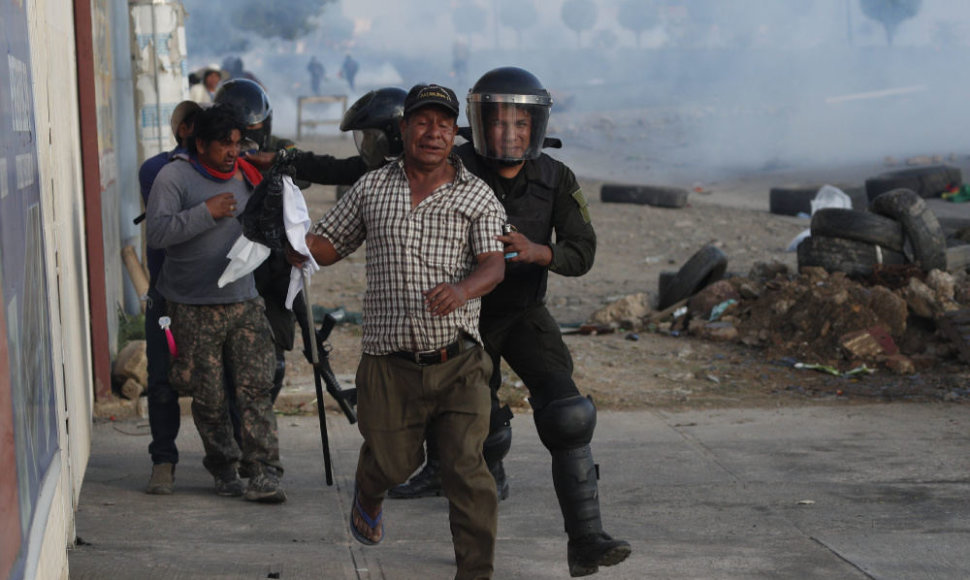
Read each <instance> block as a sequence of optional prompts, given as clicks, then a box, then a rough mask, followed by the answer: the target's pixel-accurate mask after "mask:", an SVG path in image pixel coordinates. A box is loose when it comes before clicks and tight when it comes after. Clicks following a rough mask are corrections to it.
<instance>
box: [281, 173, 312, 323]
mask: <svg viewBox="0 0 970 580" xmlns="http://www.w3.org/2000/svg"><path fill="white" fill-rule="evenodd" d="M312 225H313V222H311V221H310V211H309V210H308V209H307V207H306V200H305V199H303V192H302V191H300V188H299V187H297V186H296V185H294V183H293V179H291V178H290V176H289V175H284V176H283V227H284V228H285V229H286V239H287V240H289V242H290V245H291V246H293V249H294V250H296V251H297V252H299V253H301V254H303V255H304V256H308V258H307V261H306V262H303V268H302V269H300V268H297V267H296V266H294V267H293V268H292V269H291V270H290V286H289V288H287V291H286V307H287V308H288V309H289V310H293V300H295V299H296V295H297V294H299V293H300V290H303V274H304V273H306V277H307V279H308V280H309V278H310V277H311V276H313V274H314V272H316V271H317V270H319V269H320V266H319V265H318V264H317V262H316V260H314V259H313V256H312V255H311V254H310V248H308V247H307V245H306V234H307V232H309V231H310V227H311V226H312ZM303 299H304V300H305V301H306V302H307V304H308V305H309V297H307V296H304V297H303Z"/></svg>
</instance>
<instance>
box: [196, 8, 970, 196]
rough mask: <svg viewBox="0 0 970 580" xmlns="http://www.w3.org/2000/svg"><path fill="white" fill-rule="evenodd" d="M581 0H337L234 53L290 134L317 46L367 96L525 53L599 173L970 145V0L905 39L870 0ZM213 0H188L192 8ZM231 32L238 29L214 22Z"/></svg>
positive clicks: (461, 84)
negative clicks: (967, 68) (570, 16)
mask: <svg viewBox="0 0 970 580" xmlns="http://www.w3.org/2000/svg"><path fill="white" fill-rule="evenodd" d="M575 1H576V0H566V1H565V2H564V1H559V0H543V1H541V2H540V1H538V0H535V1H533V0H515V1H514V2H509V1H508V0H404V1H400V0H399V1H391V0H354V1H353V2H343V3H341V2H334V3H332V4H327V5H324V6H322V8H321V13H320V16H319V22H320V26H319V27H318V28H317V29H316V30H314V31H312V32H309V33H308V34H306V35H305V36H303V37H301V38H298V39H296V40H293V41H284V40H282V39H278V38H277V39H266V38H250V39H249V42H248V46H247V47H246V48H245V49H243V50H240V51H238V52H236V53H234V54H238V56H241V57H242V58H243V60H244V63H245V66H246V68H247V69H248V70H250V71H251V72H253V73H254V74H255V75H256V76H257V77H258V78H259V79H260V80H261V81H262V82H263V84H264V85H265V86H266V87H267V89H268V92H269V94H270V97H271V99H272V101H273V104H274V108H275V118H274V129H275V130H276V132H277V133H278V134H281V135H284V136H294V135H295V134H296V102H297V98H298V97H299V96H302V95H309V94H310V93H311V91H310V86H309V84H310V78H309V73H308V72H307V68H306V66H307V63H308V62H309V60H310V57H311V56H316V57H317V58H318V59H319V60H320V61H321V62H322V63H323V64H324V66H325V67H326V69H327V79H326V80H325V81H324V82H323V83H322V87H321V92H322V93H324V94H345V95H347V96H348V98H349V101H350V102H353V100H355V99H356V98H357V97H359V96H360V95H361V94H363V93H364V92H366V91H367V90H370V89H372V88H377V87H379V86H386V85H395V86H400V87H402V88H408V87H410V86H411V85H412V84H414V83H417V82H438V83H441V84H446V85H449V86H451V87H452V88H454V89H455V90H456V92H458V94H459V95H463V94H464V93H465V92H467V90H468V88H469V87H470V85H471V84H472V83H474V81H475V79H477V78H478V77H479V76H480V75H481V74H482V73H484V72H486V71H487V70H489V69H491V68H494V67H496V66H505V65H514V66H521V67H523V68H526V69H528V70H530V71H531V72H533V73H534V74H536V76H538V77H539V78H540V79H541V80H542V82H543V83H544V85H545V86H546V88H548V89H550V90H551V91H552V92H553V96H554V99H555V105H554V106H553V114H552V118H551V120H550V135H554V136H557V137H561V138H562V139H563V141H564V143H565V146H564V148H563V149H562V150H561V151H559V152H555V153H554V154H555V155H556V156H558V157H560V158H563V159H564V160H567V161H569V162H571V163H573V164H583V165H584V166H583V168H582V169H583V172H584V173H586V174H587V175H590V176H593V177H595V176H600V177H611V176H613V177H615V176H617V175H618V174H619V175H621V176H627V177H629V178H630V179H634V178H635V179H638V180H642V181H651V180H652V181H663V180H666V181H672V180H681V181H683V180H685V179H689V178H692V177H696V178H699V179H702V178H706V177H708V176H712V175H720V174H726V173H731V172H743V171H752V170H755V171H756V170H765V169H772V168H787V167H824V166H826V165H848V164H853V163H878V162H879V161H880V160H882V159H883V158H884V157H886V156H892V157H895V158H905V157H908V156H915V155H941V156H944V157H946V156H949V155H951V154H956V155H959V156H963V155H965V152H966V151H967V150H968V149H970V136H968V134H967V131H965V130H964V127H963V125H964V123H963V120H964V117H965V113H964V109H965V105H964V104H963V103H964V102H965V101H966V100H967V99H966V97H967V95H968V92H970V90H968V89H970V81H967V80H965V79H964V75H963V74H962V70H961V67H960V65H961V64H962V63H965V62H968V59H967V58H966V57H967V53H968V43H967V40H966V39H967V38H968V34H967V33H968V32H970V29H968V27H967V25H968V23H970V7H968V6H967V5H966V4H965V2H961V1H960V0H924V1H923V2H922V6H921V8H920V10H919V11H918V13H917V14H916V15H915V16H914V17H912V18H910V19H908V20H905V21H903V22H902V23H900V24H899V26H898V28H897V29H896V30H895V34H894V37H893V44H892V45H891V46H890V45H889V44H888V42H887V38H886V33H885V30H884V28H883V26H882V25H881V24H880V23H879V22H877V21H875V20H872V19H870V18H868V17H867V16H865V15H864V14H863V12H862V10H861V8H860V4H859V1H858V0H814V1H804V2H777V1H776V0H732V2H723V1H715V0H690V1H687V0H680V1H678V0H658V1H653V2H651V1H649V0H641V1H640V2H638V4H641V5H647V6H648V7H649V10H643V11H633V12H631V11H630V10H631V8H630V7H629V6H624V5H626V4H629V2H628V1H627V0H589V2H588V4H591V5H592V6H593V14H594V17H593V18H592V19H590V18H588V17H587V18H586V19H585V20H583V21H582V22H581V23H579V24H575V23H574V25H573V26H574V27H573V28H570V26H568V25H567V24H566V21H565V20H564V18H563V8H564V4H568V3H569V2H575ZM195 3H200V4H201V3H202V0H191V1H188V0H187V1H186V2H185V4H186V6H187V8H189V13H190V19H191V18H193V17H194V16H195V13H194V12H193V9H192V5H193V4H195ZM205 4H206V5H209V6H211V5H217V6H218V5H220V4H221V5H222V6H223V7H224V8H226V9H232V8H231V6H232V3H229V2H223V3H220V2H214V1H212V0H205ZM586 9H587V10H588V6H587V7H586ZM641 12H642V14H641ZM523 14H525V15H527V16H528V15H531V18H522V15H523ZM641 18H642V19H643V20H642V22H641V21H640V20H639V19H641ZM217 22H222V23H224V25H225V26H230V25H231V23H230V22H229V20H228V19H224V20H222V21H216V22H212V21H210V22H209V25H210V26H216V25H217ZM583 23H588V26H585V28H582V29H579V30H577V27H581V26H582V24H583ZM225 36H232V37H234V36H233V35H222V36H220V35H219V34H218V33H217V32H215V31H212V30H209V31H208V32H207V34H206V37H208V38H221V37H225ZM189 47H190V58H191V59H193V60H195V59H197V60H195V62H193V63H192V64H193V65H194V66H201V65H204V64H206V63H208V62H213V61H215V62H219V61H220V60H221V58H222V57H224V56H226V53H227V52H228V51H227V49H225V47H224V46H223V47H218V46H216V44H215V43H212V46H211V47H209V45H208V44H207V38H194V39H193V38H190V39H189ZM193 47H196V48H197V50H195V51H193ZM460 49H464V50H467V54H468V56H467V66H466V69H465V70H466V71H467V72H465V73H462V71H461V70H460V69H459V70H456V67H455V62H454V56H455V54H456V51H459V50H460ZM348 53H349V54H352V55H353V56H354V58H355V59H357V60H358V61H359V62H360V65H361V66H360V73H359V74H358V77H357V79H356V81H357V82H356V88H355V89H354V90H351V89H350V87H349V86H348V83H347V82H346V79H342V78H339V76H338V71H339V70H340V63H341V61H342V60H343V58H344V56H345V55H346V54H348ZM314 114H316V115H320V116H321V117H327V116H330V117H334V118H336V117H339V114H340V111H339V110H334V109H333V108H331V109H325V108H324V109H320V110H318V111H316V112H315V113H314ZM461 122H462V123H464V122H466V121H465V119H464V117H463V118H462V119H461ZM316 131H319V132H331V133H333V132H335V129H334V128H317V129H316ZM617 164H619V165H621V167H620V168H617Z"/></svg>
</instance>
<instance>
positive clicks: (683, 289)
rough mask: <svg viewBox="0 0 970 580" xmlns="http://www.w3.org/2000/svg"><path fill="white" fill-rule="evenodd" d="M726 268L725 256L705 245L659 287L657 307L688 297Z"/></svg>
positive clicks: (722, 273)
mask: <svg viewBox="0 0 970 580" xmlns="http://www.w3.org/2000/svg"><path fill="white" fill-rule="evenodd" d="M726 270H727V256H725V255H724V252H722V251H721V250H720V249H718V248H717V247H715V246H712V245H707V246H704V247H703V248H701V249H700V250H698V251H697V253H695V254H694V255H693V256H691V257H690V259H688V260H687V261H686V262H685V263H684V265H683V266H681V268H680V270H677V274H676V275H674V277H673V278H671V279H670V281H669V282H667V283H666V284H663V285H662V287H661V288H660V299H659V300H658V303H657V308H658V309H659V310H663V309H665V308H667V307H668V306H670V305H672V304H675V303H677V302H679V301H681V300H683V299H685V298H690V297H691V296H693V295H694V294H696V293H698V292H699V291H701V290H702V289H703V288H704V287H706V286H707V285H708V284H711V283H712V282H717V281H718V280H720V279H721V277H722V276H724V272H725V271H726Z"/></svg>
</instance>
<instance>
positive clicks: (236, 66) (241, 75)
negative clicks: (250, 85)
mask: <svg viewBox="0 0 970 580" xmlns="http://www.w3.org/2000/svg"><path fill="white" fill-rule="evenodd" d="M222 70H224V71H225V72H226V75H227V76H226V80H228V79H247V80H251V81H253V82H254V83H256V84H258V85H260V86H262V84H263V83H261V82H259V79H258V78H256V75H254V74H253V73H251V72H249V71H248V70H246V69H245V67H244V66H243V60H242V59H241V58H239V57H238V56H227V57H226V58H224V59H223V60H222Z"/></svg>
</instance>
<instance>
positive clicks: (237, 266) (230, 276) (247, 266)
mask: <svg viewBox="0 0 970 580" xmlns="http://www.w3.org/2000/svg"><path fill="white" fill-rule="evenodd" d="M269 252H270V250H269V248H267V247H266V246H264V245H263V244H260V243H259V242H254V241H252V240H250V239H249V238H247V237H246V236H242V235H241V236H239V238H238V239H237V240H236V243H234V244H233V245H232V247H231V248H229V253H228V254H226V257H227V258H229V265H228V266H226V269H225V270H223V272H222V275H221V276H219V282H218V285H219V287H220V288H222V287H223V286H225V285H226V284H228V283H230V282H235V281H236V280H238V279H240V278H242V277H243V276H245V275H246V274H248V273H250V272H252V271H253V270H255V269H256V268H257V267H259V265H260V264H262V263H263V260H265V259H266V258H267V257H269Z"/></svg>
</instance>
